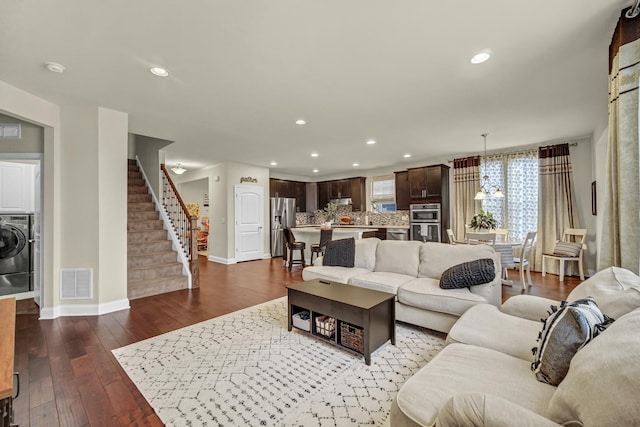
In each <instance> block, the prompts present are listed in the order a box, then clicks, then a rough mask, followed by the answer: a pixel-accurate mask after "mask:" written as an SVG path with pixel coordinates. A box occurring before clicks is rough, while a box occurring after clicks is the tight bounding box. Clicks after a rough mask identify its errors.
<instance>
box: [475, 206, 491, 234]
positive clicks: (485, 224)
mask: <svg viewBox="0 0 640 427" xmlns="http://www.w3.org/2000/svg"><path fill="white" fill-rule="evenodd" d="M469 227H471V228H473V229H474V230H476V231H484V230H487V231H488V230H492V229H494V228H496V220H495V218H494V217H493V213H491V212H486V211H485V210H483V209H480V213H479V214H476V215H474V216H473V218H471V223H470V224H469Z"/></svg>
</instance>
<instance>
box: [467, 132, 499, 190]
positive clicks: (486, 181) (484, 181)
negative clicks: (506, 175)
mask: <svg viewBox="0 0 640 427" xmlns="http://www.w3.org/2000/svg"><path fill="white" fill-rule="evenodd" d="M487 135H488V134H487V133H483V134H482V135H481V136H482V137H483V138H484V158H485V159H486V158H487ZM490 188H493V186H490V185H489V175H486V174H485V175H484V176H483V177H482V181H480V191H478V192H477V193H476V196H475V197H474V199H475V200H484V199H486V198H487V196H488V195H489V189H490ZM495 188H496V191H494V192H493V197H497V198H499V199H500V198H503V197H504V193H503V192H502V191H500V187H495Z"/></svg>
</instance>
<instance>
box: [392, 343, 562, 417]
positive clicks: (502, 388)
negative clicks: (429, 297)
mask: <svg viewBox="0 0 640 427" xmlns="http://www.w3.org/2000/svg"><path fill="white" fill-rule="evenodd" d="M529 365H530V363H529V362H527V361H525V360H522V359H518V358H515V357H512V356H509V355H506V354H503V353H500V352H498V351H495V350H490V349H487V348H482V347H476V346H473V345H466V344H451V345H448V346H446V347H445V348H444V349H442V351H440V353H438V355H436V357H434V358H433V359H432V360H431V361H430V362H429V363H428V364H427V365H426V366H425V367H423V368H422V369H420V370H419V371H418V372H417V373H416V374H414V375H413V376H412V377H411V378H409V379H408V380H407V382H406V383H405V384H404V385H403V386H402V388H401V389H400V391H399V392H398V395H397V398H396V399H397V402H396V403H397V405H398V407H399V409H400V410H401V411H402V412H403V413H404V414H405V415H406V416H407V417H408V418H409V419H411V420H413V421H414V422H415V423H416V424H417V425H433V423H434V421H435V419H436V417H437V415H438V411H439V410H440V408H442V406H443V405H444V404H445V403H446V402H447V401H448V400H449V399H450V398H451V397H452V396H455V395H457V394H461V393H473V392H478V393H488V394H492V395H495V396H498V397H501V398H503V399H506V400H508V401H510V402H513V403H517V404H518V405H521V406H523V407H524V408H526V409H529V410H530V411H533V412H535V413H537V414H541V415H544V413H545V410H546V408H547V405H548V402H549V399H550V398H551V396H552V395H553V392H554V391H555V387H553V386H550V385H548V384H544V383H541V382H539V381H536V378H535V376H534V375H533V374H532V373H531V370H530V368H529Z"/></svg>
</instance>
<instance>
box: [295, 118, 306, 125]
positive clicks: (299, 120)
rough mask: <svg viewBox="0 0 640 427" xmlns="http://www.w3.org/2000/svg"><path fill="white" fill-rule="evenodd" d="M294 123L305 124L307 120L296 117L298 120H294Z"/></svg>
mask: <svg viewBox="0 0 640 427" xmlns="http://www.w3.org/2000/svg"><path fill="white" fill-rule="evenodd" d="M296 124H297V125H299V126H302V125H306V124H307V122H306V121H304V120H302V119H298V120H296Z"/></svg>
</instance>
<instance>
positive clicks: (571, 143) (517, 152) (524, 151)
mask: <svg viewBox="0 0 640 427" xmlns="http://www.w3.org/2000/svg"><path fill="white" fill-rule="evenodd" d="M638 1H639V2H640V0H638ZM577 145H578V143H577V142H570V143H569V147H575V146H577ZM538 148H540V147H535V148H529V149H528V150H520V151H505V152H502V153H495V154H488V155H487V156H486V157H491V156H499V155H501V154H523V153H528V152H529V151H533V150H537V149H538ZM467 157H469V156H467ZM480 157H483V156H480ZM447 163H453V160H447Z"/></svg>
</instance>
